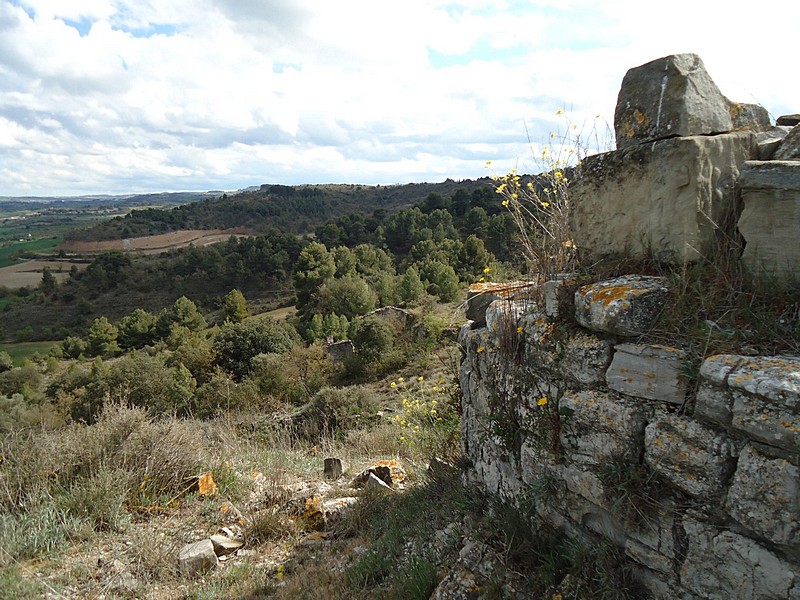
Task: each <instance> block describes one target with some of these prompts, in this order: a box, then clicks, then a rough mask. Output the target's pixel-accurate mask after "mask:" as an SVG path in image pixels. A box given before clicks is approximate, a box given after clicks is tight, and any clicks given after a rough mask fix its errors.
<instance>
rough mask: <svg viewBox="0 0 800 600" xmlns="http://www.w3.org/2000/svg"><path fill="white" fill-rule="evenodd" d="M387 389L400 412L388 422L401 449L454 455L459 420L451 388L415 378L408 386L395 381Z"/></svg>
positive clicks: (442, 383) (439, 383) (440, 380)
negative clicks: (396, 432)
mask: <svg viewBox="0 0 800 600" xmlns="http://www.w3.org/2000/svg"><path fill="white" fill-rule="evenodd" d="M389 387H390V389H391V390H392V391H394V392H395V393H396V394H397V395H398V396H399V398H400V410H399V412H398V413H397V414H396V415H395V416H394V417H392V421H393V422H394V423H395V424H396V425H397V426H398V427H399V429H400V432H399V439H400V442H402V444H403V445H404V446H407V447H408V448H409V450H415V451H421V452H423V453H429V454H448V453H450V452H452V451H457V449H458V439H459V436H460V420H459V412H458V407H457V406H455V403H454V401H453V396H454V393H453V392H454V390H453V387H454V386H453V385H451V384H448V383H447V382H446V381H445V380H443V379H439V380H437V381H427V380H426V379H425V377H424V376H419V377H417V378H416V380H412V381H409V382H406V381H404V380H403V379H402V378H399V379H397V380H396V381H392V382H391V383H390V384H389Z"/></svg>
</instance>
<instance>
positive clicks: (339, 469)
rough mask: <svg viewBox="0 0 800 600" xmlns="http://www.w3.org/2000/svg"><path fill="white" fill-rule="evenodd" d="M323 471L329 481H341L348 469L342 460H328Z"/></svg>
mask: <svg viewBox="0 0 800 600" xmlns="http://www.w3.org/2000/svg"><path fill="white" fill-rule="evenodd" d="M322 470H323V474H324V475H325V477H327V478H328V479H339V477H341V476H342V474H343V473H344V472H345V470H347V467H346V465H345V463H344V462H343V461H342V459H341V458H326V459H325V461H324V464H323V468H322Z"/></svg>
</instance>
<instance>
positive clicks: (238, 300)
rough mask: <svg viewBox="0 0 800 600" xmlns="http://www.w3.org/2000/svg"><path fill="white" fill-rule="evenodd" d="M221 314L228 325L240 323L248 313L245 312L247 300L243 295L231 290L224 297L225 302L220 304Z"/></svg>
mask: <svg viewBox="0 0 800 600" xmlns="http://www.w3.org/2000/svg"><path fill="white" fill-rule="evenodd" d="M222 314H223V316H224V318H225V322H228V323H241V322H242V321H244V320H245V319H246V318H247V317H249V316H250V313H249V312H248V311H247V300H245V297H244V294H242V292H240V291H239V290H237V289H233V290H231V291H230V292H228V293H227V294H226V295H225V301H224V302H223V304H222Z"/></svg>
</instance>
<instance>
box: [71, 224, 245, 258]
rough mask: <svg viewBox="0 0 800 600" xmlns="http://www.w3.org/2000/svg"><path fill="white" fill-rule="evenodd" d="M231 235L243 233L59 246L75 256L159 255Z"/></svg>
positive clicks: (214, 232)
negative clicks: (119, 253) (134, 253)
mask: <svg viewBox="0 0 800 600" xmlns="http://www.w3.org/2000/svg"><path fill="white" fill-rule="evenodd" d="M231 235H235V236H241V235H242V234H241V232H238V233H237V232H235V231H233V230H222V229H216V230H210V229H202V230H184V231H173V232H170V233H162V234H160V235H149V236H146V237H139V238H128V239H124V240H105V241H100V242H82V241H74V242H71V241H67V242H62V243H61V245H59V246H58V248H57V249H58V250H64V252H68V253H71V254H72V253H74V254H100V253H102V252H111V251H112V250H121V251H123V252H139V253H141V254H158V253H159V252H164V251H166V250H170V249H173V248H183V247H184V246H189V245H194V246H208V245H209V244H217V243H219V242H224V241H225V240H227V239H228V238H229V237H230V236H231Z"/></svg>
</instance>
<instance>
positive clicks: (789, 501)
mask: <svg viewBox="0 0 800 600" xmlns="http://www.w3.org/2000/svg"><path fill="white" fill-rule="evenodd" d="M725 505H726V508H727V510H728V512H729V513H730V515H731V516H732V517H733V518H734V519H736V520H737V521H738V522H739V523H741V524H742V525H744V526H745V527H747V528H748V529H750V530H752V531H754V532H755V533H756V534H758V535H759V536H763V537H764V538H765V539H767V540H769V541H770V542H774V543H776V544H783V545H787V546H792V545H795V546H797V545H800V468H798V467H797V466H796V465H793V464H792V463H790V462H789V461H787V460H785V459H783V458H772V457H769V456H766V455H765V454H763V453H761V452H759V451H758V450H756V449H755V448H753V447H752V446H747V447H746V448H745V449H744V450H743V451H742V455H741V457H740V458H739V464H738V465H737V468H736V474H735V475H734V477H733V482H732V483H731V488H730V490H729V491H728V499H727V501H726V504H725Z"/></svg>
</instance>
